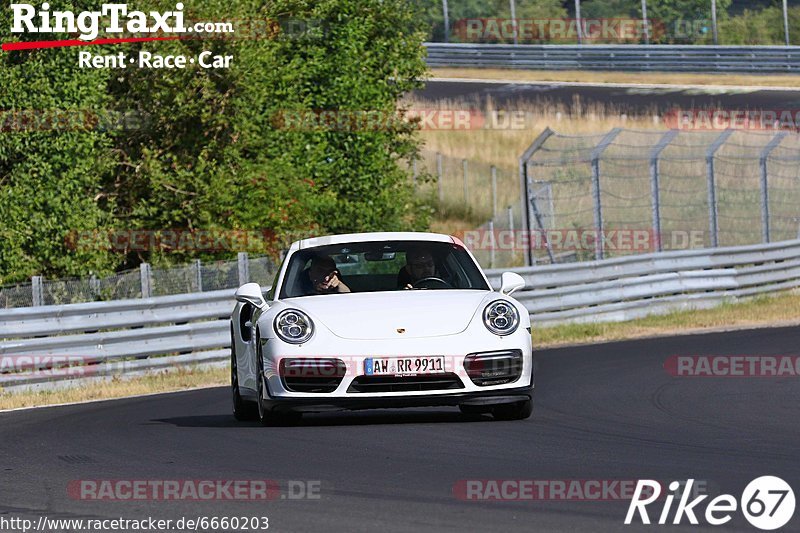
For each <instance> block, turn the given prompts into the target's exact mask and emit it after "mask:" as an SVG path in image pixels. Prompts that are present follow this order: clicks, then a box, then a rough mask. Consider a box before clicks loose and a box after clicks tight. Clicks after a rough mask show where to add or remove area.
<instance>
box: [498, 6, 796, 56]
mask: <svg viewBox="0 0 800 533" xmlns="http://www.w3.org/2000/svg"><path fill="white" fill-rule="evenodd" d="M784 2H786V0H784ZM509 8H510V10H511V27H512V28H513V30H512V31H513V32H514V45H517V44H519V36H518V31H517V5H516V2H515V1H514V0H509ZM787 46H788V43H787Z"/></svg>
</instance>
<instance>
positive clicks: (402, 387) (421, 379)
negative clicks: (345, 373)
mask: <svg viewBox="0 0 800 533" xmlns="http://www.w3.org/2000/svg"><path fill="white" fill-rule="evenodd" d="M463 388H464V384H463V383H462V382H461V380H460V379H458V376H456V375H455V374H453V373H452V372H446V373H443V374H429V375H424V376H401V377H395V376H358V377H357V378H355V379H354V380H353V382H352V383H350V387H348V389H347V392H412V391H429V390H443V389H463Z"/></svg>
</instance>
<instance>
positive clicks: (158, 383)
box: [0, 368, 230, 410]
mask: <svg viewBox="0 0 800 533" xmlns="http://www.w3.org/2000/svg"><path fill="white" fill-rule="evenodd" d="M229 375H230V374H229V371H228V369H227V368H217V369H206V370H198V369H183V370H179V371H172V372H162V373H159V374H153V375H149V376H144V377H139V378H134V379H126V380H121V379H118V378H115V379H113V380H111V381H103V382H96V383H88V384H81V385H80V386H78V387H72V388H64V389H60V390H42V391H31V392H9V391H2V390H0V410H3V409H17V408H20V407H35V406H40V405H55V404H61V403H75V402H86V401H91V400H105V399H111V398H122V397H126V396H139V395H143V394H153V393H158V392H173V391H181V390H187V389H194V388H200V387H215V386H219V385H225V384H227V383H228V382H229Z"/></svg>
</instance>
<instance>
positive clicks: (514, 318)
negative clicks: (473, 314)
mask: <svg viewBox="0 0 800 533" xmlns="http://www.w3.org/2000/svg"><path fill="white" fill-rule="evenodd" d="M483 323H484V324H485V325H486V329H488V330H489V331H491V332H492V333H494V334H495V335H511V334H512V333H514V332H515V331H517V326H519V313H517V309H516V308H515V307H514V306H513V305H511V304H510V303H509V302H507V301H505V300H495V301H494V302H492V303H490V304H489V305H487V306H486V309H484V310H483Z"/></svg>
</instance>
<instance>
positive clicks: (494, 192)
mask: <svg viewBox="0 0 800 533" xmlns="http://www.w3.org/2000/svg"><path fill="white" fill-rule="evenodd" d="M495 218H497V167H495V166H494V165H492V220H494V219H495Z"/></svg>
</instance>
